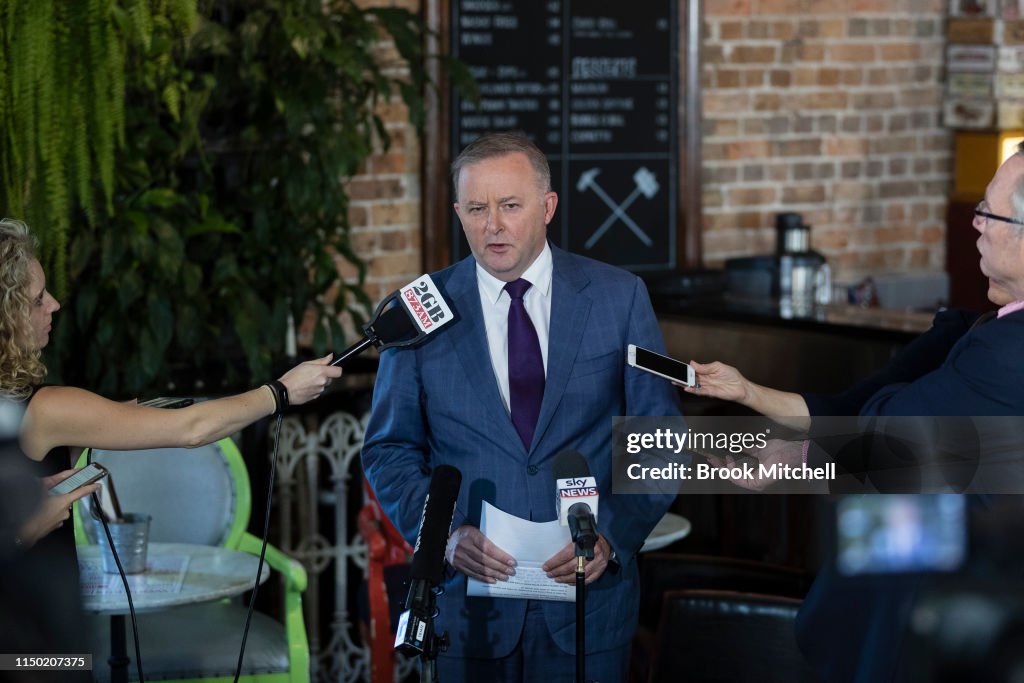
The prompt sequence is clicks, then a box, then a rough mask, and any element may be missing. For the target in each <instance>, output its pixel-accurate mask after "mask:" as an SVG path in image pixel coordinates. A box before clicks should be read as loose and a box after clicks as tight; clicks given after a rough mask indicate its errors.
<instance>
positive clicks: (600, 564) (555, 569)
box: [541, 534, 612, 584]
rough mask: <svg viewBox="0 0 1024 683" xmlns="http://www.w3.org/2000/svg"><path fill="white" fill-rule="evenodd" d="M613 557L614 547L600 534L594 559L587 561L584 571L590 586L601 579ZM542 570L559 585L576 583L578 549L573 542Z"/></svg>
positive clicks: (553, 556)
mask: <svg viewBox="0 0 1024 683" xmlns="http://www.w3.org/2000/svg"><path fill="white" fill-rule="evenodd" d="M611 556H612V547H611V546H610V545H609V544H608V541H607V540H605V537H604V536H602V535H601V534H598V535H597V544H596V545H595V546H594V559H592V560H587V564H586V569H585V570H584V575H585V576H586V577H587V578H586V582H587V583H588V584H589V583H593V582H594V581H597V580H598V579H599V578H601V575H602V574H604V570H605V569H607V568H608V560H609V559H611ZM541 569H543V570H544V571H546V572H547V573H548V576H550V577H551V578H552V579H554V580H555V581H557V582H558V583H572V584H574V583H576V548H575V545H574V544H573V542H572V541H569V544H568V545H566V546H565V547H564V548H562V549H561V550H559V551H558V552H557V553H555V554H554V555H552V556H551V557H550V558H549V559H548V561H547V562H545V563H544V566H543V567H541Z"/></svg>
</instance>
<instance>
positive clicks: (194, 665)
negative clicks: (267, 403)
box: [74, 439, 309, 683]
mask: <svg viewBox="0 0 1024 683" xmlns="http://www.w3.org/2000/svg"><path fill="white" fill-rule="evenodd" d="M87 455H88V451H86V452H85V453H83V455H82V457H81V459H80V460H79V465H82V464H84V463H85V458H86V457H87ZM93 461H94V462H100V463H103V464H104V465H105V466H106V467H107V469H108V470H110V472H111V477H112V478H113V481H114V484H115V486H116V488H117V494H118V499H119V500H120V503H121V508H122V509H123V510H125V511H126V512H135V513H148V514H150V515H152V517H153V521H152V525H151V527H150V541H152V542H157V543H193V544H205V545H221V546H224V547H226V548H231V549H234V550H239V551H242V552H247V553H250V554H252V555H259V553H260V547H261V540H260V539H259V538H257V537H256V536H253V535H252V534H250V533H248V532H247V531H246V529H247V528H248V525H249V516H250V514H251V511H252V499H251V490H250V484H249V473H248V471H247V470H246V467H245V463H244V462H243V460H242V456H241V454H240V453H239V452H238V448H237V447H236V446H235V444H234V442H233V441H231V439H221V440H220V441H218V442H216V443H214V444H209V445H207V446H203V447H200V448H194V449H187V448H162V449H153V450H144V451H98V450H97V451H94V452H93ZM87 507H88V505H87V504H86V505H81V504H79V503H76V504H75V510H74V525H75V537H76V540H77V542H78V543H80V544H86V543H95V533H96V532H95V529H94V528H93V524H92V523H86V522H85V521H84V520H88V519H89V514H88V511H87ZM266 563H267V564H268V565H269V566H270V567H271V569H272V570H274V571H277V572H280V573H281V575H282V576H283V578H284V624H283V625H282V624H280V623H278V622H277V621H276V620H274V619H272V618H270V617H269V616H267V615H265V614H261V613H259V612H253V619H252V625H251V626H250V630H249V636H248V641H247V645H246V653H245V661H244V663H243V666H242V675H241V676H240V678H239V680H240V681H246V682H247V683H308V681H309V643H308V641H307V639H306V626H305V622H304V619H303V614H302V592H303V591H304V590H305V589H306V571H305V569H303V567H302V565H301V564H299V563H298V562H297V561H295V560H293V559H291V558H289V557H288V556H287V555H285V554H284V553H282V552H281V551H280V550H278V549H277V548H275V547H274V546H272V545H269V544H268V545H267V552H266ZM245 611H246V605H243V604H241V603H240V601H239V600H237V599H236V600H222V601H219V602H211V603H203V604H199V605H189V606H185V607H175V608H172V609H168V610H164V611H159V612H148V613H141V614H138V627H139V639H140V643H141V646H142V662H143V667H144V671H143V673H144V674H145V676H146V680H147V681H150V680H152V681H158V680H159V681H176V682H177V683H223V682H224V681H231V680H232V679H233V676H234V670H235V666H236V664H237V660H238V647H239V644H240V642H241V632H242V626H243V624H244V622H245ZM96 619H97V621H96V628H94V629H91V631H92V633H91V636H90V637H91V638H92V640H93V649H92V651H93V653H94V662H96V665H95V666H94V667H93V674H94V676H96V678H97V680H99V681H101V682H104V681H106V680H107V677H109V670H108V668H107V667H106V666H105V665H104V662H105V659H106V657H105V654H104V653H108V652H110V634H109V628H108V627H107V626H106V625H105V622H103V618H101V617H96ZM128 652H129V653H132V652H134V645H133V637H132V634H131V629H130V628H129V629H128ZM128 673H129V677H130V679H131V680H137V674H136V670H135V668H134V665H132V666H130V667H129V672H128Z"/></svg>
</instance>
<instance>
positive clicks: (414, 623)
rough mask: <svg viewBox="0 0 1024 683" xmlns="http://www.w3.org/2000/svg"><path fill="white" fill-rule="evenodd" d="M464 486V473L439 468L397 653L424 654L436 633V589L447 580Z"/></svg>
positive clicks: (412, 573) (422, 523)
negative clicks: (453, 530)
mask: <svg viewBox="0 0 1024 683" xmlns="http://www.w3.org/2000/svg"><path fill="white" fill-rule="evenodd" d="M461 485H462V473H461V472H459V470H458V469H456V468H455V467H452V466H451V465H438V466H437V467H435V468H434V473H433V475H432V476H431V478H430V489H429V490H428V492H427V499H426V500H425V501H423V516H422V517H421V519H420V531H419V534H418V535H417V536H416V547H415V548H414V549H413V555H412V569H411V571H410V573H409V580H410V584H409V594H408V596H407V597H406V599H405V610H406V611H405V612H403V613H402V615H401V616H400V617H399V620H398V631H397V634H396V636H395V649H398V650H402V651H403V652H405V653H406V654H409V655H416V654H419V653H422V652H423V651H424V648H425V647H426V642H425V641H426V640H427V637H428V636H429V635H431V634H432V633H433V629H432V627H430V628H428V626H427V622H428V621H430V620H432V619H433V618H434V594H433V589H434V588H435V587H437V586H439V585H440V584H441V579H442V578H443V576H444V550H445V547H446V546H447V545H448V533H449V532H450V531H451V526H452V519H453V518H454V517H455V502H456V500H457V499H458V497H459V486H461Z"/></svg>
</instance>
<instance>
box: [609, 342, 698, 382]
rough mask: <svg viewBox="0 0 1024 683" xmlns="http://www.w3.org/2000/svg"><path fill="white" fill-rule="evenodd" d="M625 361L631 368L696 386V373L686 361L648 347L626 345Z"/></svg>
mask: <svg viewBox="0 0 1024 683" xmlns="http://www.w3.org/2000/svg"><path fill="white" fill-rule="evenodd" d="M626 362H627V363H629V366H630V367H631V368H636V369H638V370H644V371H645V372H649V373H651V374H653V375H657V376H658V377H664V378H665V379H667V380H670V381H672V382H678V383H679V384H684V385H686V386H688V387H692V386H696V384H697V375H696V373H694V371H693V368H692V367H690V366H689V364H687V363H683V362H682V361H678V360H675V359H674V358H669V357H668V356H663V355H661V354H660V353H655V352H654V351H650V350H648V349H645V348H642V347H640V346H637V345H636V344H630V345H629V346H627V347H626Z"/></svg>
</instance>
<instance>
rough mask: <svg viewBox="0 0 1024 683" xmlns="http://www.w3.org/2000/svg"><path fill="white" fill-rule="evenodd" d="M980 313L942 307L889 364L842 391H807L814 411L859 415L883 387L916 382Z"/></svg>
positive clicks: (936, 366) (809, 407) (810, 406)
mask: <svg viewBox="0 0 1024 683" xmlns="http://www.w3.org/2000/svg"><path fill="white" fill-rule="evenodd" d="M977 317H978V314H977V313H974V312H972V311H965V310H962V309H955V308H951V309H947V310H944V311H939V313H937V314H936V316H935V320H934V321H933V322H932V326H931V328H929V329H928V331H927V332H925V333H924V334H921V335H919V336H918V337H916V338H915V339H914V340H912V341H911V342H910V343H909V344H907V345H906V346H904V347H903V348H902V349H901V350H900V352H899V353H898V354H896V356H895V357H894V358H893V359H892V360H891V361H890V362H889V363H887V364H886V366H885V367H884V368H882V369H880V370H878V371H876V372H875V373H873V374H872V375H871V376H870V377H868V378H867V379H865V380H863V381H861V382H858V383H857V384H855V385H853V386H852V387H850V388H849V389H846V390H845V391H843V392H842V393H840V394H835V395H823V394H812V393H808V394H803V397H804V401H805V402H806V403H807V409H808V411H809V412H810V414H811V415H814V416H817V415H857V414H859V413H860V411H861V408H862V407H863V406H864V404H865V403H867V401H868V399H870V398H871V397H872V396H873V395H874V394H875V393H876V392H878V391H879V390H880V389H882V388H884V387H886V386H888V385H890V384H896V383H904V382H913V381H914V380H916V379H919V378H920V377H923V376H924V375H926V374H928V373H929V372H932V371H933V370H935V369H936V368H938V367H940V366H941V365H942V363H943V361H944V360H946V357H947V356H948V355H949V352H950V350H951V349H952V348H953V346H954V344H956V342H957V341H958V340H959V339H960V338H961V337H962V336H963V335H964V334H966V333H967V330H968V329H970V326H971V324H972V323H973V322H974V321H975V320H976V319H977Z"/></svg>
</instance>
